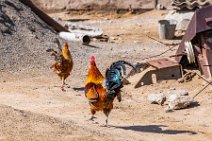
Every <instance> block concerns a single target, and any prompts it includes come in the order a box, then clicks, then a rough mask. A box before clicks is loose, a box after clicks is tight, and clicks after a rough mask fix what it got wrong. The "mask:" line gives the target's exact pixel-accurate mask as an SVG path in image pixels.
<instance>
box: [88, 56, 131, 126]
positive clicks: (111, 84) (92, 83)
mask: <svg viewBox="0 0 212 141" xmlns="http://www.w3.org/2000/svg"><path fill="white" fill-rule="evenodd" d="M125 65H129V66H131V67H132V68H133V69H135V67H134V66H133V65H132V64H130V63H128V62H126V61H122V60H120V61H117V62H114V63H112V65H111V66H110V67H109V68H108V69H107V70H106V73H105V78H104V77H103V75H102V74H101V72H100V71H99V69H98V68H97V66H96V63H95V58H94V56H92V57H91V62H90V68H89V71H88V75H87V78H86V84H85V96H86V97H87V99H88V100H89V105H90V110H91V114H92V116H91V118H90V120H93V119H94V115H95V113H96V112H97V111H103V112H104V114H105V115H106V126H107V125H108V116H109V114H110V112H111V110H112V109H113V101H114V99H115V97H117V98H118V101H119V102H120V101H121V92H120V90H121V88H122V87H123V79H124V78H123V75H126V66H125ZM103 82H104V83H105V86H103Z"/></svg>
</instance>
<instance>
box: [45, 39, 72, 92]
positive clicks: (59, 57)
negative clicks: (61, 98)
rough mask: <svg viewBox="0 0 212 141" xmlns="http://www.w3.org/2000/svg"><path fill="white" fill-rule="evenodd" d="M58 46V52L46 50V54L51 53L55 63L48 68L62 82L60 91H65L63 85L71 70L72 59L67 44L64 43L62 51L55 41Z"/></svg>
mask: <svg viewBox="0 0 212 141" xmlns="http://www.w3.org/2000/svg"><path fill="white" fill-rule="evenodd" d="M56 43H57V44H58V48H59V52H57V51H55V50H53V49H48V50H47V52H52V54H51V55H52V56H54V57H55V63H54V64H53V65H52V66H51V67H50V68H51V69H52V70H53V72H55V73H56V74H57V75H58V76H59V77H60V79H61V80H62V84H61V90H62V91H65V89H64V85H66V83H65V80H66V78H67V77H68V76H69V75H70V73H71V71H72V68H73V59H72V56H71V52H70V51H69V48H68V44H67V42H65V43H64V47H63V49H62V48H61V45H60V42H59V40H58V39H56Z"/></svg>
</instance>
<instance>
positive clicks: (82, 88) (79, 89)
mask: <svg viewBox="0 0 212 141" xmlns="http://www.w3.org/2000/svg"><path fill="white" fill-rule="evenodd" d="M72 89H73V90H74V91H84V90H85V87H74V88H72Z"/></svg>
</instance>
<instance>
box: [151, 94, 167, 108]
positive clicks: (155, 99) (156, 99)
mask: <svg viewBox="0 0 212 141" xmlns="http://www.w3.org/2000/svg"><path fill="white" fill-rule="evenodd" d="M147 100H148V101H150V102H151V103H152V104H160V105H162V104H163V103H164V102H165V101H166V96H165V95H164V93H156V94H148V96H147Z"/></svg>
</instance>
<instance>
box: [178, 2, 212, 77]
mask: <svg viewBox="0 0 212 141" xmlns="http://www.w3.org/2000/svg"><path fill="white" fill-rule="evenodd" d="M186 41H190V42H191V43H192V46H193V49H194V56H195V58H196V60H197V65H196V66H198V67H199V70H200V71H201V73H202V74H203V75H204V77H205V78H207V79H212V5H210V6H208V7H205V8H202V9H199V10H197V11H196V12H195V14H194V15H193V17H192V19H191V22H190V24H189V26H188V28H187V31H186V33H185V35H184V37H183V39H182V41H181V43H180V46H179V48H178V50H177V52H176V54H183V53H185V50H186V49H185V48H186V47H185V42H186ZM187 55H188V54H187ZM183 56H185V55H183ZM183 56H179V55H176V56H175V60H176V61H177V62H179V63H180V64H181V65H182V67H184V68H185V67H186V66H187V65H189V63H188V61H187V60H186V57H183Z"/></svg>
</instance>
